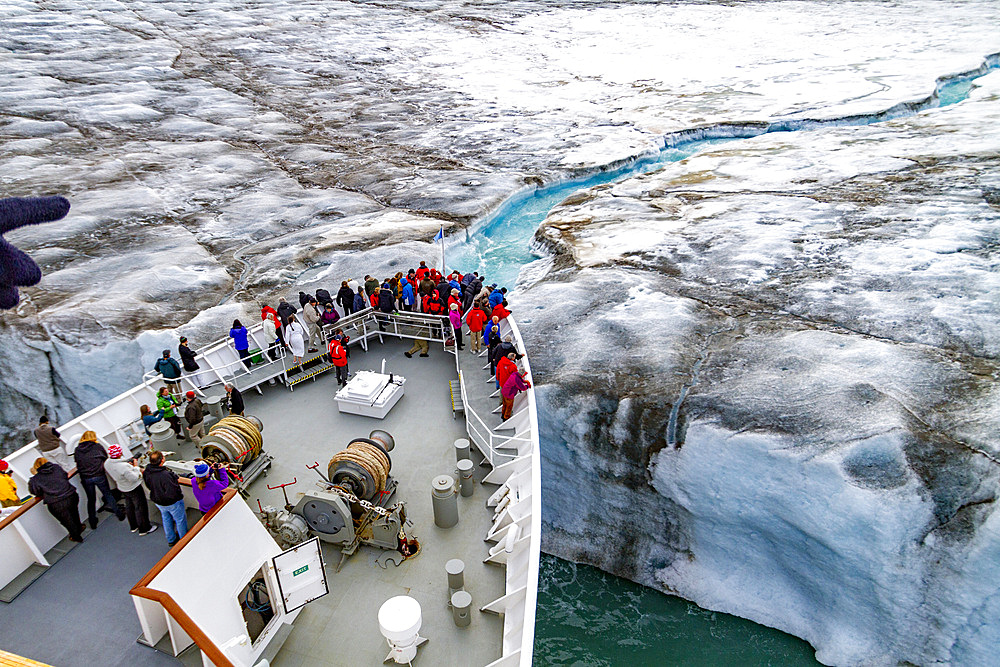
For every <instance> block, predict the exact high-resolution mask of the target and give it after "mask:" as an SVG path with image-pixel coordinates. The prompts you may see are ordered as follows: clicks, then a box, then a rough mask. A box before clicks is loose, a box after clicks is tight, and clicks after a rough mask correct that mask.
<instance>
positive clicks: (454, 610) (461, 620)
mask: <svg viewBox="0 0 1000 667" xmlns="http://www.w3.org/2000/svg"><path fill="white" fill-rule="evenodd" d="M471 610H472V596H471V595H469V593H467V592H466V591H457V592H455V593H453V594H452V596H451V615H452V618H454V619H455V625H457V626H458V627H460V628H465V627H468V626H469V624H470V623H472V614H471V613H469V612H470V611H471Z"/></svg>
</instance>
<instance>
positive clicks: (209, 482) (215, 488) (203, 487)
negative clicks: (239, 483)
mask: <svg viewBox="0 0 1000 667" xmlns="http://www.w3.org/2000/svg"><path fill="white" fill-rule="evenodd" d="M213 470H214V471H215V472H216V476H217V477H218V479H212V478H211V477H210V474H211V472H212V471H213ZM228 486H229V473H228V472H226V468H225V467H224V466H221V465H219V464H217V463H216V464H213V465H209V464H208V463H207V462H205V461H199V462H198V463H196V464H195V466H194V479H192V480H191V491H192V492H194V497H195V499H197V501H198V509H200V510H201V511H202V513H203V514H207V513H208V512H209V510H211V509H212V508H213V507H215V506H216V505H217V504H218V503H219V501H220V500H222V492H223V491H224V490H225V489H226V488H227V487H228Z"/></svg>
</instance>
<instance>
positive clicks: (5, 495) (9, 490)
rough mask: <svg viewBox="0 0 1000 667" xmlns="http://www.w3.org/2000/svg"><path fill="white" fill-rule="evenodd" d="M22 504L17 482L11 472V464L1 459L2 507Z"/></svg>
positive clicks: (0, 502) (0, 484) (0, 505)
mask: <svg viewBox="0 0 1000 667" xmlns="http://www.w3.org/2000/svg"><path fill="white" fill-rule="evenodd" d="M20 504H21V498H20V496H18V495H17V482H15V481H14V474H13V472H11V469H10V464H8V463H7V462H6V461H4V460H3V459H0V507H16V506H17V505H20Z"/></svg>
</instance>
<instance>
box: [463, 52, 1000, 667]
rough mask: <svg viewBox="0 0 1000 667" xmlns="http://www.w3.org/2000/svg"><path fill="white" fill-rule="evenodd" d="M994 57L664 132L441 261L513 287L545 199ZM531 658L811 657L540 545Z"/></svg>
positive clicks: (965, 88) (777, 635) (798, 661)
mask: <svg viewBox="0 0 1000 667" xmlns="http://www.w3.org/2000/svg"><path fill="white" fill-rule="evenodd" d="M998 65H1000V58H998V56H997V55H996V54H994V55H993V56H990V57H989V58H988V59H987V60H986V61H985V63H984V65H983V67H981V68H979V69H978V70H976V71H973V72H967V73H964V74H960V75H956V76H953V77H948V78H947V79H939V81H938V86H937V90H936V94H935V95H934V96H932V97H930V98H928V99H927V100H925V101H924V102H922V103H918V104H901V105H897V106H895V107H893V108H891V109H887V110H885V111H883V112H879V113H873V114H867V115H863V116H853V117H850V118H843V119H834V120H824V121H812V120H802V121H778V122H775V123H772V124H770V125H768V126H766V127H765V126H761V125H759V124H751V125H748V126H747V127H745V128H741V127H739V126H733V125H727V126H724V127H720V128H717V129H714V130H713V129H709V130H707V131H706V130H699V131H695V132H690V133H678V134H677V135H675V136H673V137H668V138H667V141H666V143H667V146H666V147H665V148H663V149H662V150H661V151H659V153H657V154H656V155H653V156H649V157H644V158H641V159H639V160H636V161H634V162H631V163H629V164H627V165H625V166H622V167H619V168H615V169H609V170H603V171H599V172H596V173H594V174H592V175H589V176H586V177H581V178H576V179H572V180H569V181H564V182H560V183H555V184H553V185H549V186H545V187H541V188H538V189H536V190H532V191H526V192H522V193H519V194H517V195H514V196H513V197H511V198H510V199H508V200H507V201H506V202H505V203H504V204H503V205H501V206H500V208H499V209H498V210H496V211H495V212H494V213H493V214H492V215H491V216H489V217H488V218H487V219H486V220H484V221H483V223H482V224H480V225H477V226H476V227H475V228H474V229H473V231H471V232H469V233H468V234H467V235H466V236H465V238H464V239H455V238H452V239H450V240H449V242H448V245H447V258H446V259H447V262H448V266H450V267H457V268H460V269H461V270H463V271H469V270H475V269H476V267H478V270H479V271H480V272H482V273H484V274H485V275H486V276H487V277H488V278H489V280H490V281H491V282H493V281H496V282H497V283H498V284H500V285H508V286H513V285H514V284H515V283H516V281H517V276H518V273H519V272H520V270H521V268H522V267H523V266H524V265H525V264H527V263H528V262H531V261H532V260H534V259H536V256H535V255H534V254H533V253H532V252H531V249H530V242H531V238H532V236H533V235H534V233H535V230H536V229H538V226H539V225H540V224H541V223H542V221H543V220H544V219H545V217H546V216H547V215H548V213H549V211H551V210H552V208H553V207H555V206H556V205H557V204H559V203H560V202H562V201H563V200H565V199H566V198H567V197H568V196H570V195H571V194H573V193H575V192H579V191H581V190H586V189H589V188H592V187H594V186H597V185H603V184H606V183H613V182H617V181H621V180H624V179H626V178H629V177H631V176H635V175H638V174H643V173H649V172H652V171H655V170H657V169H659V168H661V167H662V166H664V165H665V164H668V163H671V162H678V161H680V160H683V159H684V158H686V157H689V156H691V155H694V154H695V153H698V152H700V151H702V150H704V149H706V148H708V147H710V146H712V145H715V144H720V143H724V142H729V141H737V140H739V139H744V138H747V137H752V136H759V135H761V134H766V133H771V132H787V131H796V130H818V129H821V128H822V127H824V126H839V127H844V126H850V125H868V124H871V123H876V122H881V121H884V120H888V119H890V118H899V117H902V116H906V115H912V114H915V113H917V112H919V111H922V110H924V109H928V108H932V107H939V106H946V105H949V104H954V103H956V102H960V101H962V100H964V99H966V98H967V97H968V95H969V93H970V91H971V90H972V88H973V87H974V84H973V81H974V80H975V79H976V78H978V77H979V76H982V75H983V74H985V73H986V72H987V71H990V70H992V69H996V68H997V66H998ZM541 381H543V382H544V379H542V380H541ZM539 418H544V416H543V415H539ZM542 474H543V475H544V474H545V471H544V467H543V470H542ZM542 502H543V503H544V499H543V501H542ZM534 664H535V665H538V666H547V665H553V666H555V665H559V666H563V665H578V666H580V667H596V666H601V665H609V666H611V665H643V666H644V665H720V666H722V665H726V666H728V665H818V664H820V663H818V662H817V661H816V659H815V657H814V655H813V650H812V647H810V646H809V644H807V643H806V642H804V641H802V640H801V639H797V638H795V637H792V636H791V635H788V634H785V633H783V632H781V631H779V630H775V629H773V628H769V627H766V626H763V625H758V624H756V623H753V622H751V621H748V620H746V619H742V618H738V617H736V616H731V615H729V614H723V613H718V612H712V611H707V610H705V609H701V608H700V607H698V606H697V605H695V604H693V603H691V602H688V601H686V600H682V599H680V598H677V597H673V596H670V595H666V594H663V593H660V592H659V591H655V590H653V589H650V588H645V587H643V586H640V585H638V584H635V583H633V582H631V581H627V580H625V579H620V578H618V577H615V576H612V575H610V574H607V573H604V572H601V571H600V570H597V569H596V568H593V567H590V566H587V565H578V564H575V563H570V562H568V561H564V560H561V559H559V558H555V557H553V556H547V555H544V554H543V555H542V562H541V571H540V573H539V582H538V608H537V613H536V621H535V655H534Z"/></svg>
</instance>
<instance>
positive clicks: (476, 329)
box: [465, 308, 486, 354]
mask: <svg viewBox="0 0 1000 667" xmlns="http://www.w3.org/2000/svg"><path fill="white" fill-rule="evenodd" d="M465 323H466V324H468V325H469V338H471V339H472V346H471V347H472V354H479V349H480V346H481V345H482V342H483V325H484V324H486V313H484V312H483V309H482V308H473V309H472V310H470V311H469V314H468V315H466V316H465Z"/></svg>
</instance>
